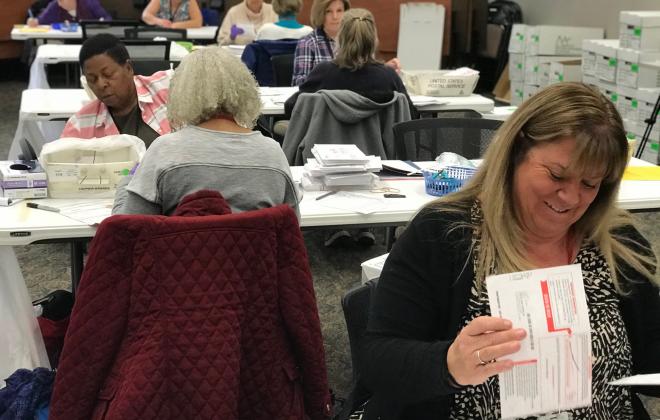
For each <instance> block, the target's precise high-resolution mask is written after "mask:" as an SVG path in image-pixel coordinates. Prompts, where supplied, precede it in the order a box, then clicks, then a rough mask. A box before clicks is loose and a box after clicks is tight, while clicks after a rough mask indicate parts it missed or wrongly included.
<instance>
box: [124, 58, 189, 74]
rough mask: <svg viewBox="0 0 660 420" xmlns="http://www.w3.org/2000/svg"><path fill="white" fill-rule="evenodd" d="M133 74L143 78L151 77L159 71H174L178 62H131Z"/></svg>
mask: <svg viewBox="0 0 660 420" xmlns="http://www.w3.org/2000/svg"><path fill="white" fill-rule="evenodd" d="M131 62H132V63H133V72H134V73H135V74H139V75H141V76H151V75H152V74H154V73H156V72H157V71H161V70H169V69H174V68H175V67H176V65H177V64H179V63H178V62H171V61H169V60H131Z"/></svg>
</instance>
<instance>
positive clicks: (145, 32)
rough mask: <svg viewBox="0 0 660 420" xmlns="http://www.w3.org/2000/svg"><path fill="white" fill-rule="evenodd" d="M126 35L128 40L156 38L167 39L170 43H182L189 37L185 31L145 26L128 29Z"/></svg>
mask: <svg viewBox="0 0 660 420" xmlns="http://www.w3.org/2000/svg"><path fill="white" fill-rule="evenodd" d="M124 35H125V37H126V39H142V40H152V39H154V38H165V39H167V40H169V41H180V40H185V39H186V38H187V37H188V32H187V31H186V30H185V29H175V28H159V27H151V26H144V27H140V28H126V31H125V33H124Z"/></svg>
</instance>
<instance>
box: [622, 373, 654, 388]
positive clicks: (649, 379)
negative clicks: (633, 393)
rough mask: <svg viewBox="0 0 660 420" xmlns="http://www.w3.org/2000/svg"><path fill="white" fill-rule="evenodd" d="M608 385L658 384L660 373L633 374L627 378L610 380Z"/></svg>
mask: <svg viewBox="0 0 660 420" xmlns="http://www.w3.org/2000/svg"><path fill="white" fill-rule="evenodd" d="M610 385H624V386H632V385H652V386H660V373H650V374H648V375H633V376H628V377H627V378H621V379H618V380H616V381H612V382H610Z"/></svg>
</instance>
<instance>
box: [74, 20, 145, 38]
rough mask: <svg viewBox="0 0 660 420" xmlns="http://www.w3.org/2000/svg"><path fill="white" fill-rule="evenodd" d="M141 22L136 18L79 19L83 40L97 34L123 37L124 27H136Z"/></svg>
mask: <svg viewBox="0 0 660 420" xmlns="http://www.w3.org/2000/svg"><path fill="white" fill-rule="evenodd" d="M140 25H141V23H140V22H139V21H137V20H109V21H99V20H81V21H80V28H81V29H82V40H83V42H84V41H85V40H86V39H87V38H90V37H93V36H94V35H98V34H111V35H114V36H116V37H117V38H119V39H124V37H125V35H124V34H125V31H126V29H130V28H137V27H138V26H140Z"/></svg>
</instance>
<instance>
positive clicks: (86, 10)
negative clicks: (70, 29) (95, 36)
mask: <svg viewBox="0 0 660 420" xmlns="http://www.w3.org/2000/svg"><path fill="white" fill-rule="evenodd" d="M82 19H99V20H112V17H111V16H110V14H109V13H108V12H107V11H106V10H105V9H104V8H103V7H102V6H101V4H100V3H99V0H52V1H51V2H50V3H49V4H48V6H46V8H45V9H44V10H43V11H42V12H41V13H40V14H39V16H38V17H36V18H34V17H30V18H29V19H28V20H27V25H28V26H37V25H39V24H45V25H50V24H52V23H59V22H64V21H69V22H77V21H79V20H82Z"/></svg>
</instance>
